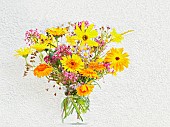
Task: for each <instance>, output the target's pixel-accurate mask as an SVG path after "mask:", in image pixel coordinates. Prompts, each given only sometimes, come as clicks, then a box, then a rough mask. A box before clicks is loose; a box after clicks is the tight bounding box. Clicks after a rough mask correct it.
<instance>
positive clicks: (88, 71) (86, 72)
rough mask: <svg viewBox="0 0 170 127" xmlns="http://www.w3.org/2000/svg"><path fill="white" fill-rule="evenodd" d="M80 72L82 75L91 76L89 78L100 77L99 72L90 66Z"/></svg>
mask: <svg viewBox="0 0 170 127" xmlns="http://www.w3.org/2000/svg"><path fill="white" fill-rule="evenodd" d="M80 74H82V76H85V77H89V78H98V75H97V73H96V72H95V71H93V70H92V69H90V68H87V69H84V70H82V71H80Z"/></svg>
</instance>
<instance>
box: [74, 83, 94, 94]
mask: <svg viewBox="0 0 170 127" xmlns="http://www.w3.org/2000/svg"><path fill="white" fill-rule="evenodd" d="M93 88H94V85H88V84H83V85H81V86H79V87H77V89H76V90H77V94H78V95H79V96H87V95H89V94H90V93H91V92H92V91H93Z"/></svg>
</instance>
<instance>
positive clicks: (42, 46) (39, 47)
mask: <svg viewBox="0 0 170 127" xmlns="http://www.w3.org/2000/svg"><path fill="white" fill-rule="evenodd" d="M32 48H33V49H35V50H37V51H38V52H42V51H44V50H45V49H46V48H47V44H46V43H44V44H39V43H36V44H34V45H33V46H32Z"/></svg>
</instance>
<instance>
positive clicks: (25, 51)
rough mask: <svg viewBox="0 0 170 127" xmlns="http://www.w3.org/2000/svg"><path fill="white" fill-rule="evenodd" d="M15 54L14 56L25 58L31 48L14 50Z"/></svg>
mask: <svg viewBox="0 0 170 127" xmlns="http://www.w3.org/2000/svg"><path fill="white" fill-rule="evenodd" d="M16 52H17V54H15V56H22V57H24V58H26V57H27V56H28V55H29V54H30V53H31V48H29V47H25V48H20V49H18V50H16Z"/></svg>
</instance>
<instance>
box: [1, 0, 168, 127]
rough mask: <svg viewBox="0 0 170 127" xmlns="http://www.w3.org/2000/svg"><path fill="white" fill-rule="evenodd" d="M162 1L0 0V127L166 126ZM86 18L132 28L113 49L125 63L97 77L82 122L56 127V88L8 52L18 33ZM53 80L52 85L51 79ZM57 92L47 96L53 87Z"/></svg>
mask: <svg viewBox="0 0 170 127" xmlns="http://www.w3.org/2000/svg"><path fill="white" fill-rule="evenodd" d="M169 8H170V1H169V0H163V1H162V0H88V1H87V0H60V1H59V0H32V1H30V0H0V48H1V49H0V127H63V126H69V127H70V126H74V127H75V126H78V127H79V126H85V127H97V126H98V127H103V126H108V127H170V67H169V66H170V24H169V21H170V15H169V12H170V9H169ZM86 19H87V20H90V21H91V22H93V23H95V24H97V25H110V26H112V27H113V26H114V27H115V28H117V30H118V31H119V32H123V31H126V30H128V29H134V30H135V32H133V33H131V34H128V35H126V36H125V40H124V41H123V43H122V44H120V45H119V47H124V48H125V51H127V52H129V54H130V59H131V64H130V66H129V68H128V69H126V70H125V71H124V72H122V73H119V74H118V76H117V77H112V76H111V75H109V76H106V77H105V82H104V81H103V80H101V81H100V84H101V86H102V89H99V88H97V87H96V88H95V90H94V92H93V93H92V94H91V96H90V97H91V107H90V108H91V111H90V112H89V113H88V114H87V115H85V116H84V119H85V123H86V124H85V125H71V124H68V123H69V120H75V119H74V117H70V118H69V119H67V120H66V124H61V119H60V114H61V110H60V101H61V99H62V98H63V95H62V94H61V91H58V90H54V89H53V88H52V87H51V88H50V92H46V91H45V89H46V88H47V87H49V86H50V85H49V84H48V83H47V82H46V80H45V79H38V78H36V77H34V76H33V74H32V73H30V74H29V75H28V77H25V78H23V77H22V75H23V71H24V60H23V59H21V58H18V59H17V58H15V57H14V56H13V55H14V50H16V49H18V48H19V47H21V46H25V43H24V40H23V39H24V33H25V31H26V30H28V29H30V28H38V29H40V30H44V29H45V28H47V27H51V26H53V25H56V24H61V23H66V22H68V21H81V20H86ZM51 85H52V84H51ZM55 91H56V92H57V96H56V97H55V96H53V94H54V92H55Z"/></svg>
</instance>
